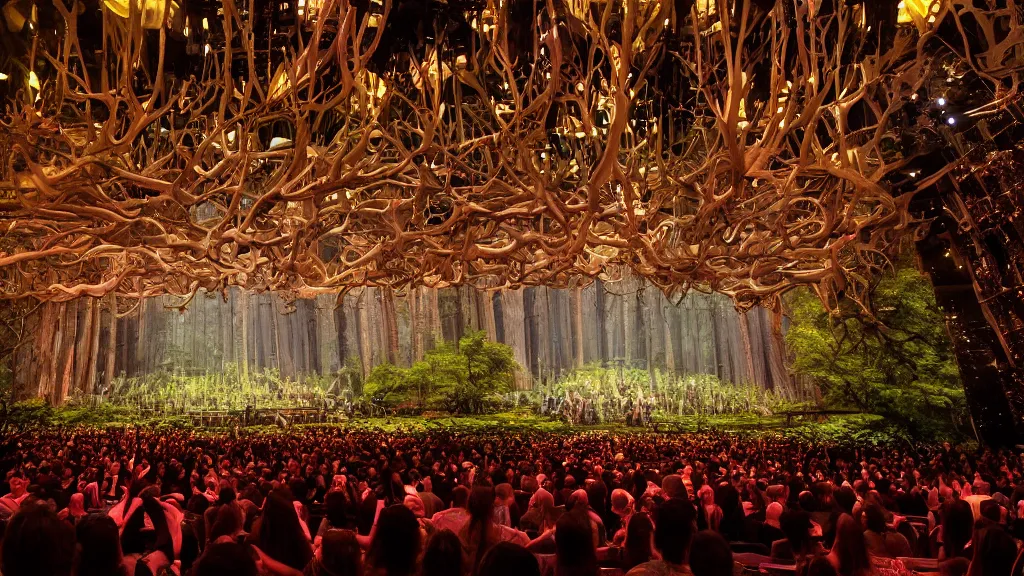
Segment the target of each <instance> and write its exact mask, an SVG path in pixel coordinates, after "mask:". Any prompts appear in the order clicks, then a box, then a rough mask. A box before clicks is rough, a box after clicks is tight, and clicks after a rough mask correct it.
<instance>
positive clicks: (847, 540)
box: [828, 514, 874, 576]
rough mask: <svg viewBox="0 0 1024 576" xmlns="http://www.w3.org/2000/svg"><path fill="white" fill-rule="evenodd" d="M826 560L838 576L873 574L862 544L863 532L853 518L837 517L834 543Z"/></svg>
mask: <svg viewBox="0 0 1024 576" xmlns="http://www.w3.org/2000/svg"><path fill="white" fill-rule="evenodd" d="M828 559H829V562H831V563H832V565H833V566H834V567H835V569H836V572H838V573H839V576H867V575H869V574H873V573H874V568H873V567H872V566H871V557H870V556H869V555H868V547H867V545H866V544H865V543H864V532H863V530H861V527H860V524H859V523H858V522H857V521H856V520H854V519H853V516H850V515H849V514H842V515H841V516H839V521H838V522H837V523H836V541H835V544H833V546H832V551H831V552H829V555H828Z"/></svg>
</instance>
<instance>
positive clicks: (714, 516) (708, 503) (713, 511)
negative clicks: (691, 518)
mask: <svg viewBox="0 0 1024 576" xmlns="http://www.w3.org/2000/svg"><path fill="white" fill-rule="evenodd" d="M697 497H698V498H700V514H701V518H703V524H704V526H706V527H707V529H708V530H714V531H716V532H717V531H718V525H719V524H721V522H722V509H721V508H720V507H719V506H718V504H715V491H714V490H712V489H711V486H708V485H707V484H705V485H703V486H701V487H700V490H697Z"/></svg>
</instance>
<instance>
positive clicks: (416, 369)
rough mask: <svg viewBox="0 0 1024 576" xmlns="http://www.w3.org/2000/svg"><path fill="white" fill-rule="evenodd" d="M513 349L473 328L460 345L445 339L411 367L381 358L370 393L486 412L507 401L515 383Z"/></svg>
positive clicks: (389, 401) (406, 402) (388, 400)
mask: <svg viewBox="0 0 1024 576" xmlns="http://www.w3.org/2000/svg"><path fill="white" fill-rule="evenodd" d="M518 369H519V367H518V365H517V364H516V362H515V359H514V357H513V354H512V349H511V348H509V347H508V346H506V345H504V344H499V343H497V342H490V341H488V340H487V338H486V335H485V333H484V332H480V331H476V332H470V333H468V334H466V335H465V336H463V337H462V339H460V340H459V344H458V346H457V347H456V346H453V345H452V344H451V343H446V342H443V343H441V344H440V345H438V346H437V347H435V348H434V349H433V350H431V351H430V352H427V353H426V354H425V355H424V358H423V360H420V361H419V362H416V363H414V364H413V365H412V366H411V367H409V368H399V367H397V366H394V365H392V364H381V365H378V366H377V367H376V368H374V369H373V372H371V373H370V376H369V377H368V378H367V379H366V385H365V386H364V390H363V393H364V395H365V396H366V397H367V398H369V399H371V400H373V401H374V402H377V403H383V404H386V405H388V406H392V407H403V406H404V407H408V406H415V407H416V408H419V409H430V410H442V411H447V412H452V413H457V414H480V413H484V412H492V411H495V410H499V409H501V408H503V407H505V405H506V401H505V399H504V398H503V397H502V394H505V393H507V392H510V391H511V390H512V388H513V384H514V376H515V371H516V370H518Z"/></svg>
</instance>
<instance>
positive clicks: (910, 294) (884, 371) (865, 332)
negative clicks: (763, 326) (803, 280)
mask: <svg viewBox="0 0 1024 576" xmlns="http://www.w3.org/2000/svg"><path fill="white" fill-rule="evenodd" d="M788 304H789V307H790V310H791V312H790V315H791V319H792V325H791V326H790V329H789V332H788V333H787V343H788V345H789V347H790V350H791V351H792V352H793V353H794V354H795V363H794V368H795V369H796V371H797V372H798V373H799V374H801V375H803V376H805V377H808V378H810V379H812V380H813V381H814V382H815V383H816V384H817V385H818V386H819V387H820V389H821V391H822V393H823V396H824V399H825V402H826V404H827V405H828V406H830V407H835V408H852V409H856V410H859V411H862V412H867V413H872V414H877V415H880V416H884V417H885V418H886V419H887V420H888V422H890V423H893V424H897V425H899V426H901V427H903V428H904V429H905V430H907V431H908V432H910V433H911V434H912V435H914V436H915V437H918V438H929V437H935V436H937V435H948V432H949V430H950V429H955V428H957V427H963V426H962V423H963V422H964V420H965V418H966V407H965V400H964V391H963V387H962V385H961V383H960V377H959V372H958V370H957V367H956V364H955V362H954V358H953V354H952V349H951V346H950V342H949V338H948V335H947V333H946V324H945V318H944V317H943V314H942V312H941V311H940V310H939V309H938V307H937V306H936V303H935V294H934V292H933V291H932V287H931V283H930V282H929V281H928V280H927V278H925V277H923V276H922V275H921V274H920V273H919V272H918V271H917V270H916V269H914V267H913V266H912V265H909V264H906V263H904V264H901V265H900V266H898V267H897V268H896V269H895V270H894V271H893V272H891V273H889V274H886V275H885V276H884V277H882V278H881V280H880V281H879V283H878V284H877V286H876V287H875V288H874V290H873V292H872V294H871V303H870V304H871V310H870V311H865V310H863V309H860V308H858V307H857V306H855V305H854V304H853V303H851V302H849V301H845V302H842V303H841V306H840V309H839V310H837V311H833V312H828V311H826V310H825V308H824V307H823V306H822V304H821V302H820V301H819V300H818V298H817V297H816V296H814V295H813V294H812V293H811V292H810V291H808V290H799V291H795V292H794V293H793V294H792V295H791V297H790V298H789V300H788Z"/></svg>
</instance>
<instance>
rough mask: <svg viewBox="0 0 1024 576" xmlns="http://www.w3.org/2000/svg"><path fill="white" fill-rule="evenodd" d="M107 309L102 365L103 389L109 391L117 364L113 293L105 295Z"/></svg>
mask: <svg viewBox="0 0 1024 576" xmlns="http://www.w3.org/2000/svg"><path fill="white" fill-rule="evenodd" d="M107 309H108V310H109V311H110V324H108V325H107V326H108V327H107V358H106V364H105V366H104V367H103V389H104V390H106V391H107V392H108V393H109V391H110V383H111V382H112V381H113V379H114V370H115V366H116V364H117V296H115V295H114V294H109V295H108V296H107Z"/></svg>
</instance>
